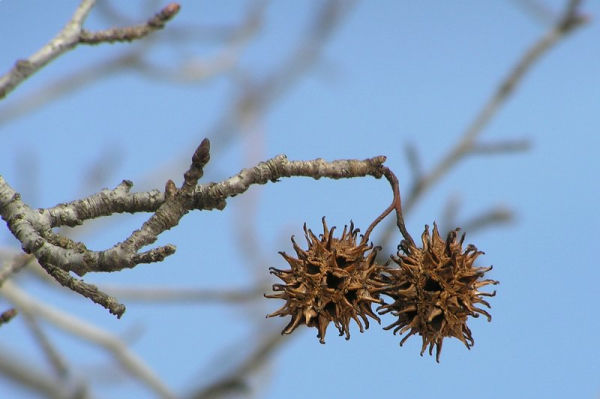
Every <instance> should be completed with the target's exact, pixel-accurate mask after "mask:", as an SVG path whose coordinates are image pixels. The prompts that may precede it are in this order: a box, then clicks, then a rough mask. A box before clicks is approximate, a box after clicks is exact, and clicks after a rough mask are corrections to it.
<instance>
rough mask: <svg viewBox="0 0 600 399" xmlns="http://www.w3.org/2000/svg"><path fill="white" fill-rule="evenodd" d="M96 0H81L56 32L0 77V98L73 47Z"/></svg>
mask: <svg viewBox="0 0 600 399" xmlns="http://www.w3.org/2000/svg"><path fill="white" fill-rule="evenodd" d="M95 3H96V0H83V1H82V2H81V4H79V7H77V10H76V11H75V14H73V17H72V18H71V20H70V21H69V22H68V23H67V25H66V26H65V27H64V28H63V29H62V30H61V31H60V32H58V34H57V35H56V36H55V37H54V38H53V39H52V40H50V41H49V42H48V43H47V44H45V45H44V46H43V47H42V48H41V49H39V50H38V51H37V52H36V53H35V54H33V55H32V56H31V57H29V58H28V59H26V60H19V61H17V63H16V64H15V66H14V67H13V68H12V69H11V70H10V71H9V72H8V73H7V74H6V75H4V76H2V77H0V99H2V98H4V97H6V95H7V94H8V93H10V92H11V91H12V90H14V89H15V87H17V86H18V85H19V84H21V83H22V82H23V81H24V80H25V79H27V78H28V77H30V76H31V75H33V74H34V73H35V72H37V71H39V70H40V69H41V68H43V67H44V66H45V65H47V64H48V63H49V62H50V61H52V60H54V59H55V58H57V57H59V56H60V55H62V54H63V53H65V52H67V51H69V50H71V49H72V48H74V47H75V46H76V45H77V43H78V42H79V34H80V32H81V26H82V25H83V23H84V22H85V20H86V18H87V16H88V14H89V13H90V11H91V10H92V7H94V4H95Z"/></svg>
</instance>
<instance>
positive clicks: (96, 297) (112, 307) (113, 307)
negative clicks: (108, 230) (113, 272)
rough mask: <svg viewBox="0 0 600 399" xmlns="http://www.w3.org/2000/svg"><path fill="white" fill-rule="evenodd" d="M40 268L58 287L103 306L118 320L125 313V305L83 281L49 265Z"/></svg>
mask: <svg viewBox="0 0 600 399" xmlns="http://www.w3.org/2000/svg"><path fill="white" fill-rule="evenodd" d="M42 267H43V268H44V270H46V271H47V272H48V274H49V275H51V276H52V277H54V279H55V280H56V281H57V282H58V283H59V284H60V285H62V286H63V287H67V288H69V289H71V290H73V291H75V292H77V293H78V294H81V295H83V296H84V297H86V298H89V299H90V300H92V302H94V303H97V304H98V305H100V306H103V307H104V308H106V309H108V311H109V312H110V313H112V314H114V315H115V316H117V318H119V319H120V318H121V316H123V313H125V305H123V304H122V303H119V302H118V301H117V300H116V299H115V298H113V297H111V296H110V295H107V294H105V293H104V292H102V291H100V290H99V289H98V287H96V286H95V285H92V284H88V283H86V282H84V281H83V280H80V279H76V278H74V277H71V276H70V275H69V272H66V271H64V270H62V269H60V268H58V267H56V266H54V265H52V264H50V263H46V264H45V265H44V266H42Z"/></svg>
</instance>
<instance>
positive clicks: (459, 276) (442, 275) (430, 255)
mask: <svg viewBox="0 0 600 399" xmlns="http://www.w3.org/2000/svg"><path fill="white" fill-rule="evenodd" d="M464 238H465V236H464V234H463V235H462V236H461V237H460V239H459V238H458V229H456V230H454V231H451V232H450V233H448V237H447V239H446V241H444V240H442V238H441V237H440V234H439V231H438V228H437V226H436V224H435V223H434V225H433V234H432V235H431V236H430V234H429V226H425V231H424V232H423V234H422V236H421V239H422V242H423V248H417V247H416V246H414V245H413V244H411V243H408V242H407V241H403V242H402V243H401V244H400V246H399V251H398V256H397V257H392V259H393V260H394V262H395V263H397V264H398V265H399V266H400V267H399V268H396V269H387V270H386V272H385V273H384V275H383V279H384V281H387V282H388V283H389V285H388V286H387V287H386V288H385V289H384V290H383V291H382V294H385V295H388V296H390V297H391V298H392V299H393V300H394V302H393V303H391V304H384V305H382V306H381V307H379V309H378V310H379V313H380V314H385V313H388V312H391V314H392V315H394V316H396V317H398V319H397V320H396V321H395V322H394V323H392V324H391V325H389V326H387V327H385V329H386V330H389V329H392V328H393V329H394V330H393V332H394V334H396V333H399V334H400V335H402V334H404V333H406V335H405V336H404V337H403V338H402V340H401V341H400V346H402V344H404V342H406V340H407V339H408V338H409V337H410V336H412V335H414V334H417V333H418V334H419V335H421V337H422V339H423V346H422V347H421V355H423V352H425V349H426V348H427V346H429V354H430V355H431V354H432V351H433V347H434V345H435V347H436V361H438V362H439V360H440V352H441V350H442V342H443V340H444V338H445V337H456V338H458V339H459V340H461V341H462V342H463V343H464V344H465V345H466V347H467V348H469V349H470V348H471V346H472V345H473V344H474V340H473V337H472V335H471V330H470V329H469V327H467V318H468V316H473V317H478V316H479V314H483V315H485V316H486V317H487V318H488V321H490V320H491V316H490V314H489V313H488V312H486V311H485V310H483V309H481V308H479V307H477V306H476V305H477V304H482V305H484V306H486V307H488V308H489V307H490V305H489V303H488V302H486V301H485V300H484V299H482V297H485V296H494V295H495V294H496V291H494V292H492V293H485V292H480V291H479V289H480V288H481V287H484V286H486V285H489V284H494V285H495V284H498V282H497V281H495V280H486V279H483V276H484V274H485V273H486V272H487V271H489V270H491V269H492V267H491V266H490V267H474V266H473V263H474V262H475V259H476V258H477V257H478V256H479V255H481V254H483V252H481V251H478V250H477V248H476V247H475V246H473V245H468V246H467V247H466V248H465V250H464V251H463V249H462V244H463V241H464Z"/></svg>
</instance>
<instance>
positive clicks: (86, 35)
mask: <svg viewBox="0 0 600 399" xmlns="http://www.w3.org/2000/svg"><path fill="white" fill-rule="evenodd" d="M179 8H180V6H179V4H177V3H170V4H168V5H167V6H166V7H165V8H163V9H162V10H160V12H158V13H157V14H156V15H155V16H153V17H152V18H150V19H149V20H148V21H147V22H146V23H144V24H140V25H135V26H127V27H124V28H112V29H106V30H102V31H97V32H90V31H88V30H86V29H82V30H81V33H80V34H79V43H82V44H99V43H114V42H131V41H133V40H137V39H141V38H143V37H145V36H148V35H149V34H150V33H152V32H154V31H155V30H158V29H162V28H164V27H165V24H166V23H167V22H169V21H170V20H171V18H173V17H174V16H175V15H176V14H177V13H178V12H179Z"/></svg>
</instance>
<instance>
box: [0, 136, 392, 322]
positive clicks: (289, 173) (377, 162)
mask: <svg viewBox="0 0 600 399" xmlns="http://www.w3.org/2000/svg"><path fill="white" fill-rule="evenodd" d="M209 150H210V144H209V142H208V140H204V141H203V142H202V143H201V144H200V146H199V147H198V148H197V149H196V151H195V153H194V156H193V157H192V164H191V165H190V167H189V169H188V171H186V172H185V174H184V183H183V184H182V186H181V188H179V189H177V188H176V187H175V184H174V183H173V182H172V181H171V180H169V181H168V182H167V184H166V186H165V192H164V193H161V192H160V191H158V190H152V191H149V192H142V193H131V192H130V190H131V188H132V186H133V183H132V182H130V181H127V180H125V181H123V182H122V183H121V184H119V185H118V186H117V187H116V188H114V189H113V190H103V191H101V192H100V193H97V194H94V195H91V196H89V197H87V198H84V199H81V200H77V201H73V202H70V203H67V204H59V205H57V206H54V207H52V208H47V209H35V210H34V209H31V208H30V207H29V206H28V205H27V204H26V203H25V202H23V201H22V199H21V196H20V195H19V193H17V192H16V191H15V190H14V189H13V188H12V187H11V186H10V185H9V184H8V183H7V182H6V181H5V180H4V179H3V178H2V176H0V215H1V216H2V218H3V219H4V220H5V221H6V223H7V225H8V228H9V229H10V231H11V232H12V233H13V235H14V236H15V237H16V238H17V239H18V240H19V241H20V242H21V246H22V248H23V250H24V251H25V252H26V253H29V254H32V255H33V256H35V258H36V259H37V260H38V262H39V263H40V265H41V266H42V267H43V268H44V269H45V270H46V271H47V272H48V274H50V275H51V276H52V277H53V278H54V279H55V280H57V281H58V282H59V283H60V284H61V285H63V286H65V287H68V288H70V289H72V290H73V291H76V292H78V293H80V294H81V295H84V296H85V297H87V298H89V299H91V300H92V301H93V302H95V303H98V304H100V305H102V306H104V307H105V308H107V309H109V310H110V312H111V313H113V314H115V315H117V317H121V315H122V314H123V313H124V312H125V307H124V306H123V305H122V304H120V303H118V301H117V300H116V299H115V298H113V297H111V296H109V295H107V294H105V293H103V292H102V291H100V290H99V289H98V288H97V287H95V286H93V285H91V284H87V283H85V282H84V281H83V280H79V279H76V278H73V277H72V276H71V275H70V274H69V272H74V273H76V274H77V275H79V276H83V275H85V274H86V273H88V272H114V271H119V270H122V269H125V268H133V267H135V266H137V265H138V264H141V263H152V262H160V261H162V260H164V259H165V258H166V257H167V256H169V255H171V254H173V253H174V252H175V246H174V245H171V244H168V245H165V246H161V247H157V248H153V249H150V250H148V251H145V252H140V249H141V248H142V247H145V246H147V245H150V244H152V243H154V242H155V241H156V240H157V238H158V236H159V235H160V234H161V233H163V232H164V231H166V230H169V229H171V228H172V227H174V226H176V225H177V224H178V223H179V221H180V220H181V218H182V217H183V216H184V215H185V214H186V213H187V212H189V211H191V210H212V209H223V208H224V207H225V206H226V202H225V201H226V199H227V198H229V197H234V196H236V195H239V194H242V193H243V192H245V191H246V190H248V188H249V187H250V186H252V185H254V184H266V183H268V182H270V181H271V182H277V181H278V180H279V179H281V178H284V177H296V176H305V177H312V178H314V179H320V178H321V177H327V178H332V179H345V178H354V177H364V176H373V177H376V178H380V177H381V176H382V175H383V169H384V167H383V162H384V161H385V157H384V156H377V157H374V158H370V159H365V160H362V161H360V160H337V161H332V162H327V161H325V160H323V159H320V158H319V159H315V160H312V161H289V160H288V159H287V158H286V157H285V155H279V156H276V157H275V158H273V159H270V160H268V161H265V162H261V163H259V164H258V165H256V166H254V167H252V168H248V169H244V170H242V171H241V172H240V173H238V174H237V175H235V176H233V177H231V178H229V179H226V180H224V181H222V182H220V183H208V184H202V185H198V184H197V181H198V179H200V178H201V177H202V175H203V168H204V166H205V165H206V163H207V162H208V160H209ZM123 212H128V213H137V212H153V214H152V216H150V218H149V219H148V220H147V221H146V222H145V223H144V224H143V225H142V226H141V228H140V229H138V230H135V231H134V232H133V233H132V234H131V235H130V236H129V237H128V238H127V239H125V240H124V241H122V242H120V243H117V244H115V245H114V246H113V247H112V248H108V249H106V250H103V251H91V250H89V249H87V247H86V246H85V244H83V243H81V242H75V241H73V240H72V239H70V238H67V237H65V236H61V235H59V234H57V233H55V232H54V231H53V228H56V227H61V226H77V225H81V224H83V223H84V221H86V220H91V219H95V218H98V217H101V216H110V215H113V214H115V213H123Z"/></svg>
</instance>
